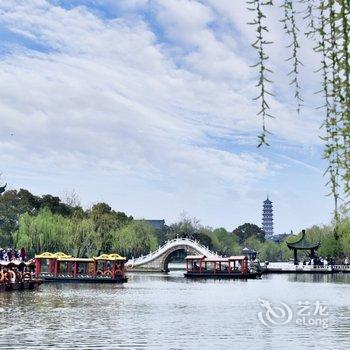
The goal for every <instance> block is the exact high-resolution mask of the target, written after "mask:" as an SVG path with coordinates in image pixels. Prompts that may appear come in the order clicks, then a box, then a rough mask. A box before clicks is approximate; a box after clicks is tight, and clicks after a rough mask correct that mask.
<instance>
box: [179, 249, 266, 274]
mask: <svg viewBox="0 0 350 350" xmlns="http://www.w3.org/2000/svg"><path fill="white" fill-rule="evenodd" d="M185 260H186V273H185V277H188V278H230V279H235V278H236V279H254V278H260V277H261V272H259V271H256V270H255V269H253V268H252V267H249V261H248V258H247V257H246V256H244V255H242V256H230V257H228V258H222V257H206V256H204V255H188V256H187V257H186V258H185Z"/></svg>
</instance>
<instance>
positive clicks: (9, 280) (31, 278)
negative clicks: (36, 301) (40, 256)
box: [0, 260, 43, 292]
mask: <svg viewBox="0 0 350 350" xmlns="http://www.w3.org/2000/svg"><path fill="white" fill-rule="evenodd" d="M34 267H35V264H34V262H33V261H30V262H23V261H19V260H13V261H0V292H9V291H14V290H24V289H35V288H37V287H38V286H40V284H41V283H42V282H43V281H42V280H41V279H39V278H37V277H36V276H35V274H34V273H33V271H34Z"/></svg>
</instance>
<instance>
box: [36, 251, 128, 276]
mask: <svg viewBox="0 0 350 350" xmlns="http://www.w3.org/2000/svg"><path fill="white" fill-rule="evenodd" d="M125 261H126V258H124V257H122V256H120V255H119V254H102V255H101V256H98V257H93V258H76V257H73V256H70V255H66V254H64V253H62V252H59V253H55V254H53V253H49V252H46V253H42V254H40V255H36V256H35V273H36V276H37V277H41V278H43V279H44V281H45V282H79V283H85V282H87V283H125V282H127V281H128V279H127V277H125Z"/></svg>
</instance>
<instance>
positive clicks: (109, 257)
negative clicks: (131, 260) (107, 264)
mask: <svg viewBox="0 0 350 350" xmlns="http://www.w3.org/2000/svg"><path fill="white" fill-rule="evenodd" d="M94 260H104V261H125V260H126V258H125V257H123V256H121V255H119V254H117V253H113V254H102V255H100V256H94Z"/></svg>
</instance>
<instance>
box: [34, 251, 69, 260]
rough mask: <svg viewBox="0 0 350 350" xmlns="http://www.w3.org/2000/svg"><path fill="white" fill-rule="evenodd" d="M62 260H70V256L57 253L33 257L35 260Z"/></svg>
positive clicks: (46, 253)
mask: <svg viewBox="0 0 350 350" xmlns="http://www.w3.org/2000/svg"><path fill="white" fill-rule="evenodd" d="M64 258H65V259H68V258H72V256H71V255H67V254H65V253H62V252H58V253H50V252H45V253H42V254H37V255H35V259H64Z"/></svg>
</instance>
